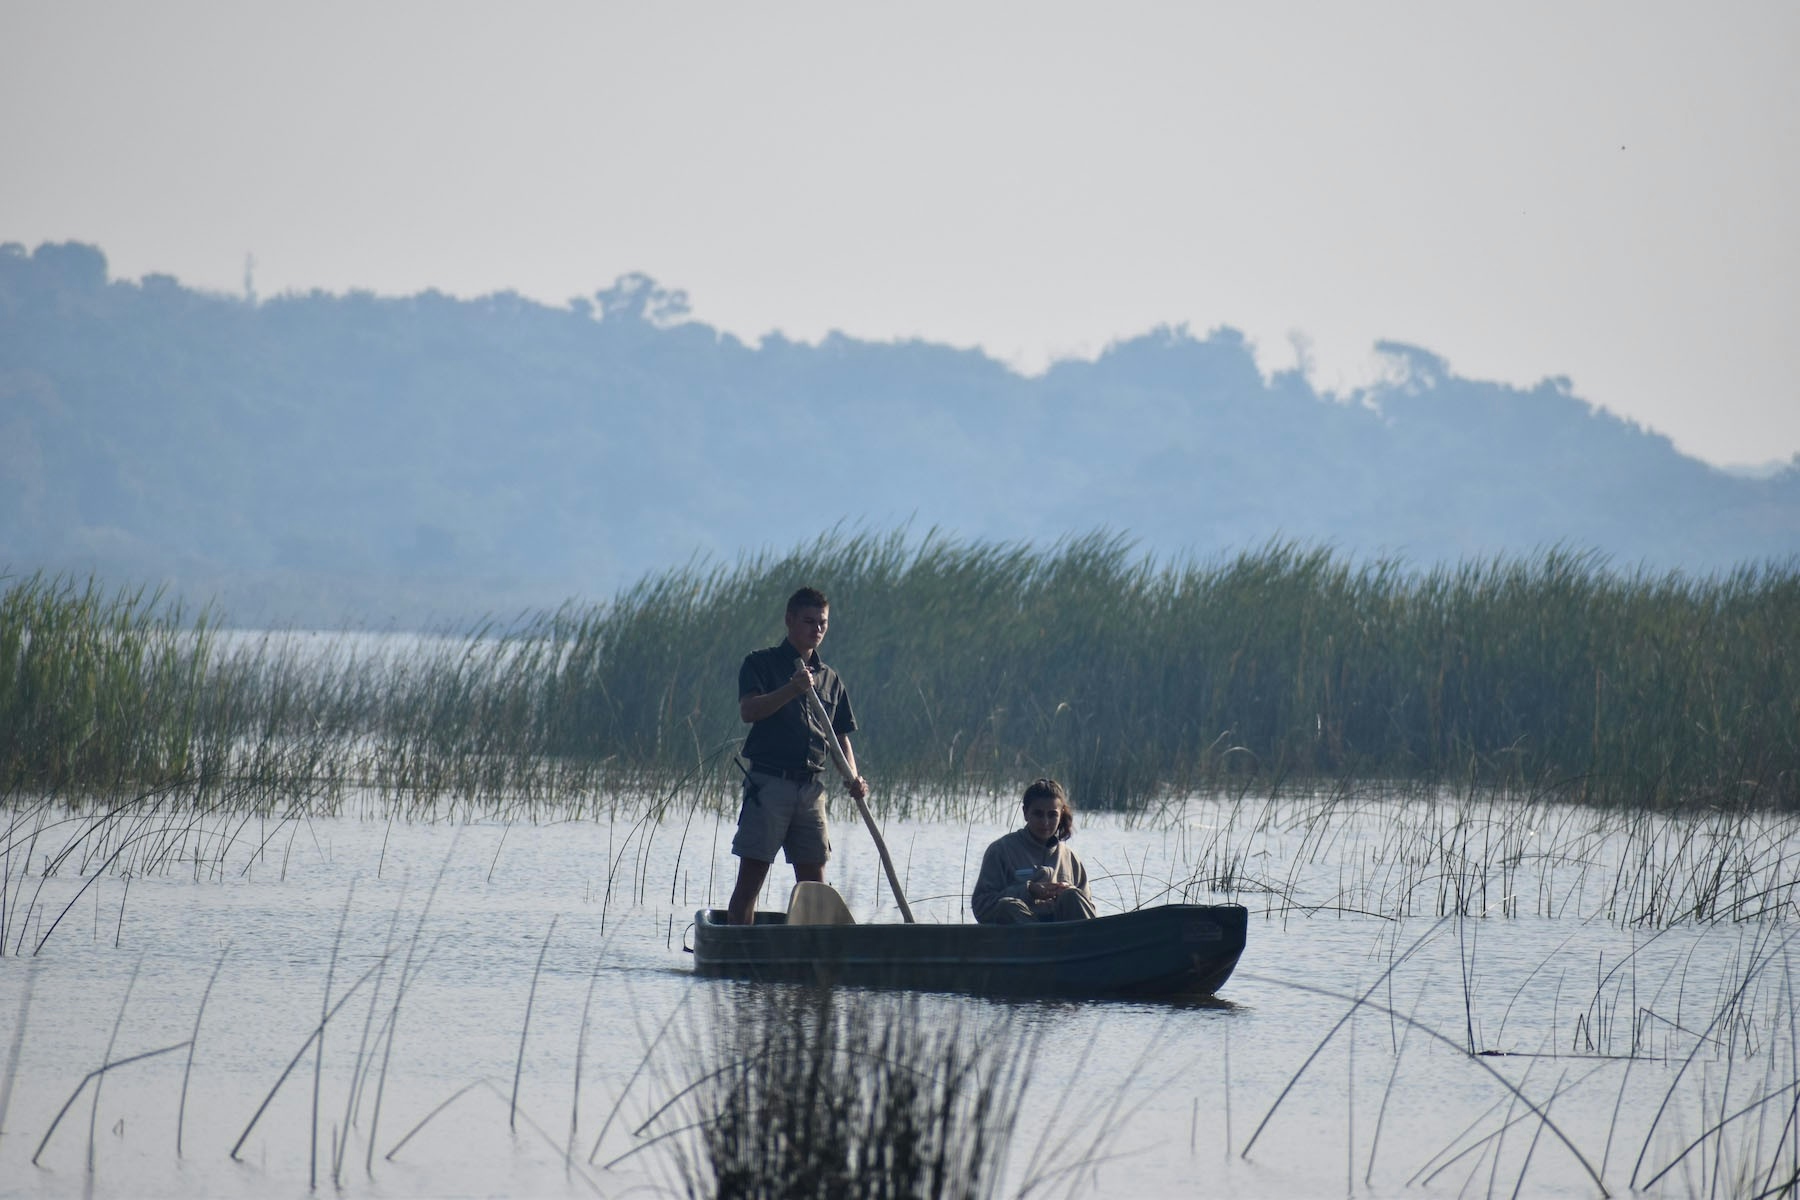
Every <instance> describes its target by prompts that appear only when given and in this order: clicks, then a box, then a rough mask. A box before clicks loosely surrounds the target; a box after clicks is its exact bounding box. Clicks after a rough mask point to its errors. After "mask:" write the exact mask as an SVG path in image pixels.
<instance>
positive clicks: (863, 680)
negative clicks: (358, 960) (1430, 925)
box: [0, 533, 1800, 816]
mask: <svg viewBox="0 0 1800 1200" xmlns="http://www.w3.org/2000/svg"><path fill="white" fill-rule="evenodd" d="M796 580H800V581H807V582H811V583H813V584H815V585H817V586H820V587H822V588H823V589H824V590H825V591H826V592H827V594H829V595H830V596H831V597H832V599H833V603H834V611H835V612H836V613H837V615H838V621H837V622H836V623H835V627H834V630H833V635H832V650H831V654H830V659H831V662H832V663H833V665H834V666H836V667H837V668H838V669H839V670H841V671H842V672H843V673H844V675H845V677H846V678H847V679H850V680H851V681H853V684H854V688H855V695H856V698H857V708H858V714H859V717H860V718H861V720H862V723H863V725H864V726H865V728H866V730H867V731H868V732H867V733H866V734H865V735H864V736H865V741H864V751H865V753H866V754H867V755H868V756H869V758H870V761H871V764H872V765H873V764H876V763H878V764H879V767H878V768H876V769H877V770H878V771H879V774H880V777H881V780H882V785H883V786H882V790H883V791H884V792H885V793H886V800H887V803H888V804H889V805H890V806H896V805H897V806H899V807H900V808H901V810H902V811H907V812H911V811H913V810H922V812H923V814H930V813H932V812H934V811H938V810H940V809H943V810H944V811H948V810H947V808H945V806H947V805H950V804H953V803H955V802H956V801H957V798H959V797H967V796H969V795H981V794H987V795H1001V794H1007V793H1010V791H1011V790H1012V789H1013V788H1014V786H1015V785H1016V783H1017V781H1018V780H1020V779H1025V778H1030V777H1033V776H1036V775H1045V774H1048V775H1055V776H1058V777H1060V778H1063V779H1065V780H1068V781H1069V782H1070V783H1071V784H1072V790H1073V791H1074V793H1075V794H1076V795H1077V796H1079V797H1080V802H1081V803H1082V804H1083V806H1084V807H1090V808H1100V809H1117V810H1125V811H1141V810H1144V809H1146V808H1149V807H1151V806H1153V805H1154V804H1155V803H1156V802H1157V800H1158V799H1159V798H1160V797H1166V796H1170V795H1179V794H1187V793H1193V792H1205V791H1223V792H1242V791H1245V790H1248V789H1257V790H1259V791H1263V792H1270V791H1276V790H1282V789H1294V788H1318V789H1342V788H1344V787H1346V786H1347V785H1349V784H1351V783H1352V781H1357V782H1361V783H1365V784H1366V783H1372V782H1380V783H1382V784H1383V785H1385V786H1387V787H1388V788H1390V789H1391V790H1393V791H1396V792H1412V791H1417V792H1420V793H1422V794H1423V793H1429V792H1433V791H1436V790H1438V789H1443V788H1453V789H1458V790H1464V789H1467V790H1471V791H1485V790H1494V791H1497V792H1501V793H1505V794H1509V795H1513V796H1517V797H1521V798H1528V799H1549V800H1566V801H1571V802H1575V803H1582V804H1591V805H1600V806H1606V807H1618V808H1628V809H1651V810H1687V811H1712V810H1718V809H1727V810H1734V811H1737V810H1741V811H1753V810H1769V809H1778V810H1788V809H1791V808H1793V807H1794V806H1795V804H1796V803H1800V639H1797V638H1795V637H1794V631H1795V630H1800V558H1797V559H1794V560H1790V561H1788V562H1786V563H1774V562H1770V563H1760V564H1747V565H1744V566H1741V567H1740V568H1738V569H1737V570H1734V571H1732V572H1730V573H1728V574H1721V575H1689V574H1685V573H1680V572H1667V573H1651V572H1644V571H1640V572H1636V573H1625V572H1621V571H1618V570H1616V569H1614V568H1612V567H1611V566H1610V565H1609V564H1608V563H1607V562H1606V560H1604V559H1603V558H1601V557H1600V556H1598V555H1595V554H1589V553H1581V552H1576V551H1570V550H1566V549H1550V550H1546V551H1543V552H1541V553H1538V554H1536V555H1532V556H1529V557H1522V558H1520V557H1507V558H1497V559H1492V560H1483V561H1476V562H1469V563H1465V564H1463V565H1461V566H1457V567H1433V568H1426V569H1409V568H1407V567H1406V566H1405V565H1404V564H1402V563H1401V562H1399V561H1398V560H1388V559H1376V560H1368V561H1361V562H1353V561H1351V560H1350V559H1348V558H1346V557H1344V556H1341V555H1338V554H1336V553H1334V552H1332V551H1331V550H1329V549H1325V548H1306V547H1301V546H1298V545H1294V544H1283V543H1275V544H1270V545H1268V546H1266V547H1263V548H1260V549H1257V550H1252V551H1246V552H1243V553H1240V554H1238V555H1236V556H1235V557H1231V558H1226V559H1219V560H1214V561H1211V562H1205V563H1194V562H1181V563H1175V564H1169V565H1157V564H1155V563H1154V562H1152V561H1149V560H1145V559H1143V558H1141V557H1138V556H1136V555H1134V553H1133V552H1132V546H1131V543H1130V542H1129V541H1128V540H1126V539H1124V538H1122V537H1119V536H1114V535H1108V534H1104V533H1100V534H1091V535H1088V536H1084V537H1079V538H1072V539H1068V540H1065V541H1063V542H1060V543H1058V544H1056V545H1055V546H1053V547H1050V548H1037V547H1033V546H1029V545H1023V544H1003V543H980V542H962V541H956V540H952V539H947V538H943V537H939V536H935V535H928V536H926V537H925V538H924V539H922V540H916V541H911V542H909V541H908V539H907V538H906V537H905V536H904V535H903V534H902V533H893V534H887V535H875V534H843V533H832V534H827V535H825V536H823V537H821V538H820V539H819V540H817V541H816V542H815V543H813V544H811V545H808V546H803V547H800V548H797V549H795V550H793V551H791V552H789V553H786V554H779V555H776V554H764V555H756V556H748V557H744V558H741V559H739V560H738V561H737V562H736V563H735V564H732V565H729V566H724V565H711V564H706V563H697V564H692V565H689V566H686V567H683V568H679V569H674V570H669V571H665V572H661V573H659V574H654V575H651V576H647V577H645V578H644V579H642V580H641V581H639V582H638V583H637V584H636V585H634V586H632V587H630V588H628V589H626V590H624V591H622V592H621V593H620V594H618V595H617V596H616V597H615V598H614V599H613V600H612V601H611V602H610V603H606V604H601V605H595V606H592V607H574V606H567V607H564V608H562V609H560V610H558V611H555V612H539V613H527V614H525V615H523V616H522V617H521V618H520V619H519V620H518V621H516V622H514V623H512V624H511V625H510V626H509V627H507V628H506V629H505V630H502V629H501V628H500V627H499V626H497V625H495V624H483V625H478V626H476V627H473V628H469V629H465V630H458V631H448V632H444V633H440V634H435V635H430V636H418V637H412V636H410V635H400V634H396V635H386V636H385V637H379V638H370V637H368V636H366V635H354V634H342V635H331V634H318V635H308V636H306V637H301V636H299V635H296V634H287V633H281V632H274V633H268V634H264V635H261V636H255V637H250V636H244V635H241V634H234V633H230V632H223V633H222V632H221V631H220V629H219V628H218V622H217V621H216V620H215V619H214V616H213V614H211V613H208V612H205V611H200V612H198V613H192V612H190V611H189V610H187V609H185V608H184V607H183V606H182V604H181V603H180V602H178V601H173V600H171V599H169V598H168V597H166V596H164V595H163V594H162V593H158V592H151V591H148V590H137V591H131V590H123V591H108V590H107V589H105V588H104V587H102V586H101V585H100V584H98V583H97V582H95V581H92V580H88V581H85V582H83V581H80V580H76V579H73V578H70V577H66V576H45V575H41V574H40V575H32V576H26V577H18V576H14V577H13V578H11V579H6V580H3V581H0V587H3V591H0V731H3V732H4V745H3V751H4V757H3V758H0V788H3V789H4V790H3V792H0V794H4V795H6V796H8V797H11V798H13V799H14V800H15V801H16V800H18V799H20V798H22V797H35V798H42V797H59V798H64V799H69V800H72V801H87V800H93V801H96V802H99V803H107V802H109V801H111V802H116V801H117V800H118V799H120V798H128V797H143V796H155V797H158V798H162V799H165V800H169V801H172V802H176V803H181V802H187V803H192V804H194V805H197V806H207V807H211V806H213V805H223V806H224V807H226V808H229V809H242V810H246V811H259V812H271V811H277V810H281V809H286V808H289V807H291V806H293V805H296V804H299V805H302V806H304V807H306V808H307V809H309V810H315V811H333V810H334V808H335V806H336V805H337V804H339V803H341V802H342V800H343V798H344V797H345V795H346V794H347V793H349V792H350V791H352V790H356V791H368V790H372V791H373V792H374V793H376V794H377V795H379V796H380V797H381V798H382V801H383V803H384V804H385V805H386V806H387V807H388V812H389V815H402V816H405V815H411V814H413V813H414V812H416V811H418V810H420V809H421V808H422V807H424V806H431V805H434V804H436V803H437V802H438V801H440V800H443V799H448V800H451V801H453V802H460V803H464V804H468V805H473V806H477V807H482V808H496V807H502V806H508V805H513V804H517V803H521V802H523V803H526V804H528V805H530V804H534V803H543V802H554V803H555V804H556V805H558V806H565V805H567V804H568V803H569V802H570V800H571V798H578V797H588V798H589V799H590V800H591V803H592V804H593V805H596V806H601V807H604V806H606V805H608V804H611V803H615V802H616V801H615V800H614V799H611V797H621V796H626V795H636V796H645V795H655V794H669V795H674V794H677V793H681V794H687V793H692V795H693V796H695V797H696V798H697V802H702V803H720V804H723V803H725V802H726V801H727V800H728V798H729V795H730V790H731V786H732V784H733V782H734V780H735V772H734V770H733V768H732V766H731V760H732V755H733V753H734V751H735V749H736V747H737V744H738V742H739V740H740V738H741V725H740V722H739V720H738V718H737V713H736V708H735V704H734V703H733V697H732V696H731V695H730V692H731V685H730V681H731V676H732V673H733V671H734V670H735V667H736V664H737V662H738V661H739V659H740V658H741V657H742V655H743V654H744V653H745V652H746V651H747V650H749V649H751V648H754V647H756V646H759V645H764V644H768V643H770V642H772V641H773V640H775V638H776V637H777V636H778V635H779V632H780V630H779V628H778V626H777V624H776V623H775V622H774V621H773V620H772V619H771V618H770V617H769V614H771V613H779V611H780V608H781V604H782V602H783V600H784V598H785V596H786V594H787V592H788V591H789V590H791V588H792V586H794V581H796ZM575 807H577V808H580V807H582V803H581V801H579V800H576V802H575Z"/></svg>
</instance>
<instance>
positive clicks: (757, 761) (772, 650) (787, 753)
mask: <svg viewBox="0 0 1800 1200" xmlns="http://www.w3.org/2000/svg"><path fill="white" fill-rule="evenodd" d="M799 662H800V652H799V651H798V650H796V649H794V644H793V643H792V642H790V641H788V640H787V639H786V638H782V639H781V641H780V642H779V643H777V644H776V645H773V646H770V647H769V648H768V649H767V650H755V651H752V652H751V653H750V654H748V655H746V656H745V657H744V665H743V666H741V667H739V668H738V698H739V699H742V698H743V697H745V696H748V695H751V694H756V695H765V696H766V695H768V694H769V693H770V692H777V691H780V690H781V689H782V688H784V687H786V686H787V682H788V680H790V679H792V678H793V677H794V668H795V667H796V665H798V663H799ZM806 665H807V666H809V667H811V668H812V672H813V678H814V680H815V681H816V683H815V686H814V689H813V690H814V691H816V692H817V693H818V696H819V702H820V703H822V704H823V705H824V706H825V711H826V713H828V714H829V715H830V717H831V729H832V732H833V733H835V734H837V735H839V736H840V737H841V736H842V735H844V734H846V733H853V732H855V730H856V714H855V713H854V712H852V711H851V709H850V693H849V692H848V691H847V690H846V689H845V687H844V681H843V680H842V679H839V678H838V673H837V672H836V671H834V670H832V669H831V668H830V667H828V666H826V665H825V664H824V663H822V662H820V661H819V656H818V655H817V654H814V655H813V656H812V660H811V661H810V662H808V663H807V664H806ZM744 757H745V758H747V759H749V760H750V762H751V764H752V765H753V766H759V767H777V768H780V769H782V770H787V771H814V772H817V773H820V774H823V773H824V772H825V770H826V769H827V768H828V767H829V766H830V765H831V751H830V750H829V749H827V748H826V746H825V739H824V738H823V737H821V736H820V735H819V734H818V733H817V732H815V731H814V728H813V723H812V722H811V721H809V720H807V715H806V698H805V697H804V696H796V697H794V698H793V699H792V700H789V701H788V702H787V703H786V704H784V705H782V706H781V707H780V708H778V709H776V710H775V711H774V712H773V713H770V714H769V715H768V716H766V717H764V718H763V719H762V720H760V721H757V722H755V723H754V724H752V725H751V726H750V732H749V734H748V735H746V736H745V738H744Z"/></svg>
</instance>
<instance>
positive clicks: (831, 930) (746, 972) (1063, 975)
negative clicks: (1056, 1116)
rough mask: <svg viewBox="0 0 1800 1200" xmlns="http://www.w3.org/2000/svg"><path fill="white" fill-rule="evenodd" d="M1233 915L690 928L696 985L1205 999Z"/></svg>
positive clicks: (1241, 914) (1187, 909) (1192, 909)
mask: <svg viewBox="0 0 1800 1200" xmlns="http://www.w3.org/2000/svg"><path fill="white" fill-rule="evenodd" d="M1248 919H1249V914H1248V913H1247V912H1246V910H1245V909H1244V908H1243V906H1241V905H1237V904H1224V905H1199V904H1168V905H1162V906H1159V907H1156V908H1146V909H1139V910H1138V911H1136V912H1129V913H1119V914H1117V915H1114V916H1108V917H1098V918H1095V919H1094V920H1091V921H1054V922H1039V923H1037V924H1031V925H789V924H787V917H786V914H784V913H769V912H759V913H757V914H756V923H755V924H754V925H728V924H726V923H725V913H724V912H723V911H722V910H719V909H702V910H700V912H699V913H697V914H696V915H695V918H694V969H695V970H696V971H698V972H699V973H700V974H702V975H715V976H730V977H735V978H744V979H761V980H770V981H786V982H798V983H820V984H846V985H850V986H859V987H885V988H914V989H920V990H927V991H950V992H975V993H979V994H982V995H994V996H1210V995H1212V994H1213V993H1214V992H1216V991H1217V990H1218V989H1219V988H1220V987H1221V986H1223V985H1224V983H1225V981H1226V980H1227V979H1228V978H1230V976H1231V972H1232V969H1233V968H1234V967H1236V966H1237V961H1238V957H1239V955H1241V954H1242V953H1243V951H1244V937H1245V931H1246V928H1247V924H1248Z"/></svg>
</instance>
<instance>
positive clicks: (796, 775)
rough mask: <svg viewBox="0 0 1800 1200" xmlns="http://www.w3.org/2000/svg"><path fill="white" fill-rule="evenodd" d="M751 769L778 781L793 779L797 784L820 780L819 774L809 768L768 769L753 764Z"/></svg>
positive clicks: (761, 765) (758, 764)
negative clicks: (773, 777) (771, 776)
mask: <svg viewBox="0 0 1800 1200" xmlns="http://www.w3.org/2000/svg"><path fill="white" fill-rule="evenodd" d="M750 769H751V770H752V771H755V772H756V773H757V774H758V775H773V776H775V777H776V778H777V779H792V780H793V781H794V782H795V783H813V782H815V781H816V780H817V779H818V778H819V772H818V771H814V770H810V769H807V768H798V769H796V768H794V767H766V766H764V765H763V764H762V763H751V764H750Z"/></svg>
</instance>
